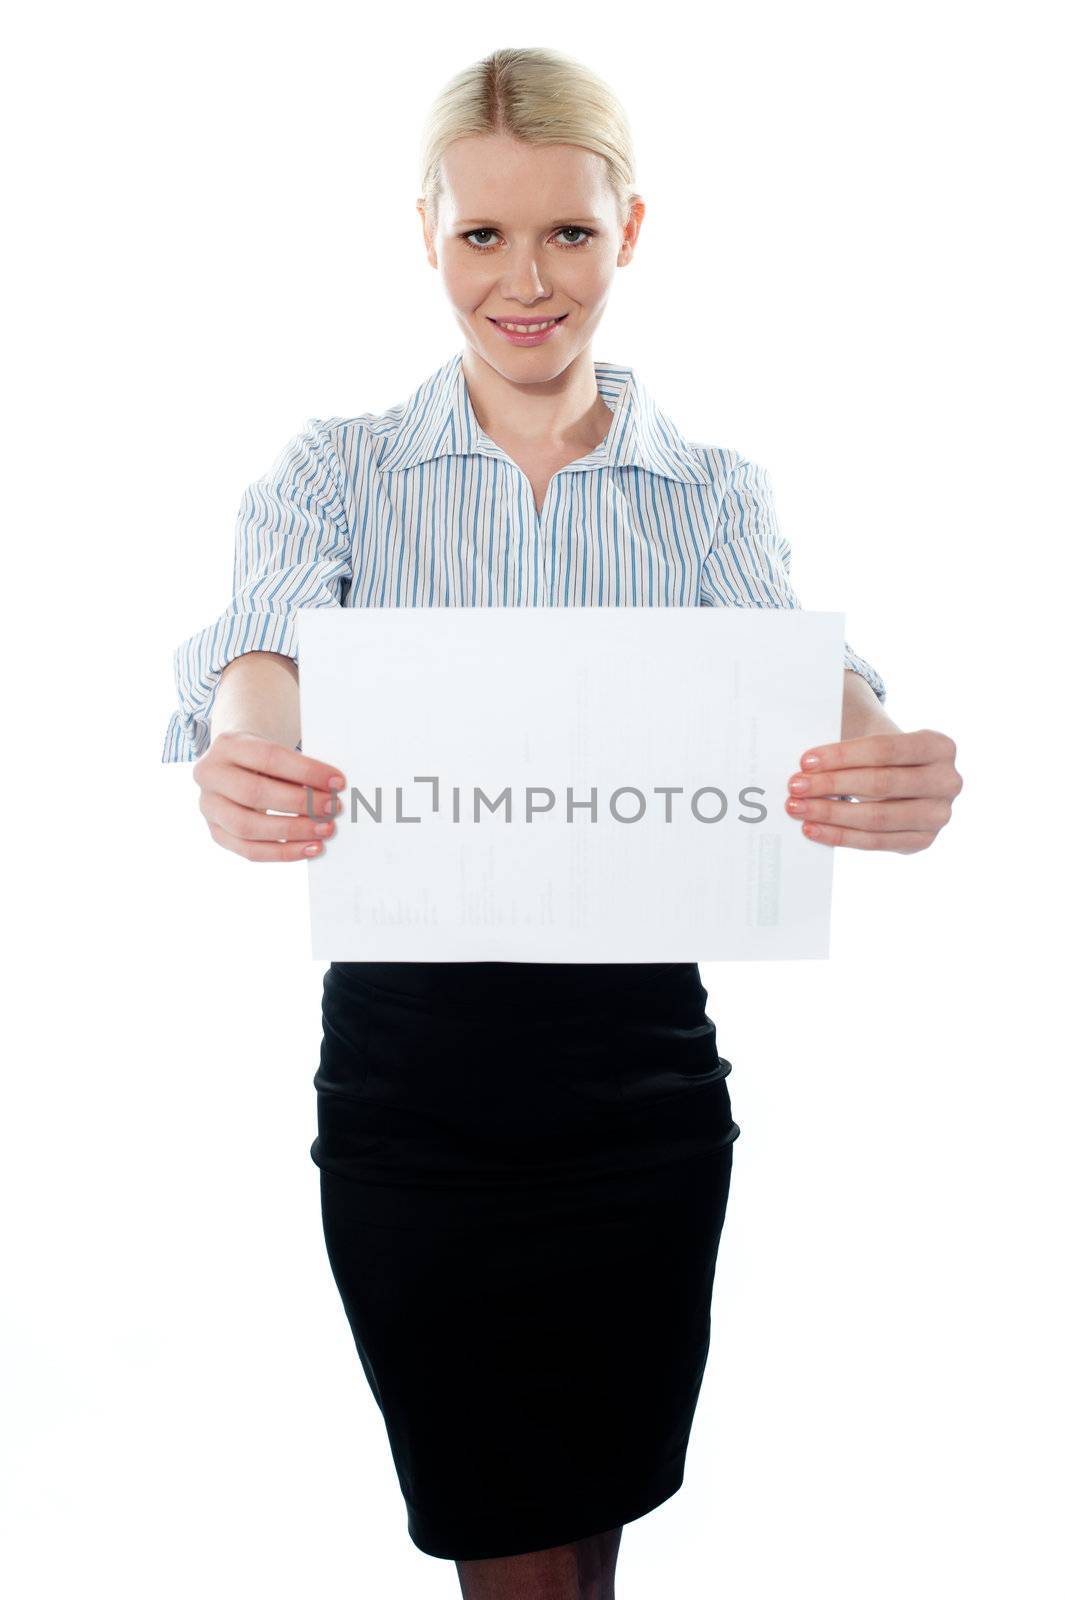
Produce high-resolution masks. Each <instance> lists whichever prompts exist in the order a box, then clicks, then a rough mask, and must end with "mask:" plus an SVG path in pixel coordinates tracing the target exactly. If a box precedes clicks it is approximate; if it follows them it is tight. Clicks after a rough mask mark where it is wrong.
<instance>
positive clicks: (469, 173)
mask: <svg viewBox="0 0 1065 1600" xmlns="http://www.w3.org/2000/svg"><path fill="white" fill-rule="evenodd" d="M440 173H441V191H442V192H441V201H442V203H443V205H444V206H445V207H446V208H447V209H448V210H449V211H451V212H452V213H453V214H455V215H462V216H463V217H468V216H470V215H471V214H472V213H474V212H485V213H488V212H491V213H492V215H494V216H498V215H502V214H503V213H504V212H505V213H506V214H507V215H508V216H510V217H514V218H521V217H522V216H528V217H529V218H530V219H532V218H535V217H538V216H539V215H540V213H541V212H543V211H545V210H547V211H551V212H552V213H553V212H554V211H556V210H559V209H561V210H563V211H564V210H566V209H573V207H574V206H575V205H579V204H583V205H584V207H585V209H594V208H595V207H596V206H597V205H600V204H601V203H602V200H603V197H604V195H605V194H606V193H607V192H608V188H609V186H608V182H607V177H606V162H605V161H604V160H603V157H602V156H600V155H597V154H596V153H595V151H594V150H585V149H584V148H583V147H582V146H580V145H572V144H547V145H529V144H525V143H523V142H522V141H521V140H519V139H512V138H509V137H508V136H505V135H503V134H477V135H473V136H471V137H469V138H464V139H456V140H454V141H453V143H452V144H450V145H449V146H448V147H447V149H446V150H445V151H444V154H443V157H442V159H441V163H440Z"/></svg>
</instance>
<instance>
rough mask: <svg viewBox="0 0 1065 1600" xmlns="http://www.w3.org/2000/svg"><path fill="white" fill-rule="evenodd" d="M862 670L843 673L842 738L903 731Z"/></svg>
mask: <svg viewBox="0 0 1065 1600" xmlns="http://www.w3.org/2000/svg"><path fill="white" fill-rule="evenodd" d="M901 732H902V730H901V728H900V727H899V726H898V724H897V723H895V722H892V720H891V718H890V717H889V716H888V714H887V712H886V711H885V710H884V708H883V706H882V705H881V703H880V700H879V698H878V697H877V695H875V694H874V693H873V691H872V689H871V688H870V687H869V684H868V681H867V680H866V679H865V678H864V677H863V676H862V675H861V673H860V672H853V671H851V670H850V669H849V668H848V669H847V670H846V671H845V672H844V674H843V729H842V733H841V735H840V736H841V738H843V739H860V738H861V737H862V736H863V734H867V733H901Z"/></svg>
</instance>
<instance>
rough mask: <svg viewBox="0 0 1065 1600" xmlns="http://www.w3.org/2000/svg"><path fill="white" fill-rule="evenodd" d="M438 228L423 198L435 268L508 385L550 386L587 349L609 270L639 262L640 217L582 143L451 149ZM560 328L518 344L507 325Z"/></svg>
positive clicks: (638, 207) (494, 143)
mask: <svg viewBox="0 0 1065 1600" xmlns="http://www.w3.org/2000/svg"><path fill="white" fill-rule="evenodd" d="M441 169H442V171H441V194H440V201H439V205H438V208H437V218H436V228H435V231H432V230H430V228H429V225H428V221H427V218H426V215H425V207H424V203H423V201H421V200H419V201H418V203H417V204H418V210H419V212H420V213H421V216H422V225H423V231H424V235H425V245H426V250H427V253H428V256H429V262H430V265H431V266H434V267H436V268H437V269H438V271H439V272H440V276H441V278H442V280H443V285H444V292H445V293H446V295H447V297H448V299H449V301H450V302H451V305H452V308H453V310H454V312H455V316H456V318H457V320H458V322H459V325H460V327H461V328H462V330H463V333H464V334H465V336H466V339H467V341H468V343H469V345H470V346H471V347H472V348H473V350H475V351H476V352H477V353H478V354H479V355H480V356H482V357H483V358H484V360H485V361H487V362H488V363H489V364H490V365H491V366H493V367H494V368H495V369H496V370H497V371H498V372H499V373H500V374H501V375H502V376H504V377H506V378H509V379H510V380H511V381H512V382H517V383H522V382H526V383H529V382H532V383H538V382H546V381H547V380H548V379H550V378H552V377H554V376H556V375H557V374H558V373H560V372H561V371H563V370H564V368H566V367H568V366H569V365H570V363H571V362H572V361H573V360H574V359H575V357H576V356H577V355H578V354H579V353H580V351H581V350H583V349H584V348H585V347H586V346H587V345H588V344H589V342H590V340H591V337H592V334H593V333H594V332H595V329H596V327H597V326H598V324H599V321H600V319H601V318H602V315H603V312H604V310H605V309H606V302H607V296H608V295H609V293H610V285H611V282H612V281H613V277H614V273H615V271H616V270H617V268H618V267H623V266H625V265H626V264H627V263H628V261H629V260H630V259H631V257H632V253H633V249H634V248H635V244H636V238H637V235H638V234H639V231H640V224H641V223H642V221H643V214H644V205H643V201H642V200H634V201H633V204H632V209H631V212H630V216H629V220H628V223H627V225H626V226H625V227H624V228H622V227H621V225H620V224H619V222H618V215H617V202H616V200H615V198H614V193H613V190H612V189H611V188H610V185H609V182H608V179H607V168H606V162H605V161H604V160H603V158H602V156H599V155H596V153H595V152H594V151H592V150H585V149H583V148H581V147H579V146H577V145H568V144H555V145H528V144H524V143H522V142H521V141H520V140H517V139H512V138H510V137H509V136H506V135H503V134H478V135H475V136H472V137H470V138H465V139H457V140H456V141H455V142H454V143H453V144H451V145H449V146H448V148H447V150H446V151H445V153H444V157H443V161H442V163H441ZM552 318H560V319H561V320H560V321H559V322H557V323H555V325H554V326H553V328H552V329H551V331H550V332H548V333H547V334H546V336H543V337H539V338H537V337H536V336H533V338H531V339H527V340H525V341H524V342H521V343H514V342H512V340H510V339H508V338H507V337H506V335H505V333H504V332H503V331H502V330H501V328H500V327H499V326H498V324H499V323H501V322H506V321H508V320H512V321H513V320H520V321H523V322H530V321H532V322H539V321H548V320H549V319H552Z"/></svg>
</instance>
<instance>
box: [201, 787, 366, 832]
mask: <svg viewBox="0 0 1065 1600" xmlns="http://www.w3.org/2000/svg"><path fill="white" fill-rule="evenodd" d="M200 810H201V811H202V812H203V814H204V816H205V817H207V819H208V820H209V821H210V822H217V823H218V824H219V825H220V826H221V827H222V828H224V829H225V831H226V832H227V833H229V834H233V835H234V836H235V837H236V838H238V839H267V840H273V841H274V842H275V843H276V842H278V841H280V842H281V843H285V842H286V841H296V842H299V841H301V840H302V841H303V842H304V843H306V841H307V840H309V839H327V838H330V837H332V834H333V832H334V831H335V828H336V823H335V822H333V821H331V820H330V819H329V818H322V819H321V820H319V821H317V822H316V821H315V819H314V818H313V817H272V816H264V815H263V813H262V812H261V811H253V810H251V808H250V807H248V806H241V805H238V804H237V803H236V801H235V800H229V799H227V798H226V796H225V795H222V794H213V795H210V796H209V797H208V798H207V799H206V800H202V801H201V802H200Z"/></svg>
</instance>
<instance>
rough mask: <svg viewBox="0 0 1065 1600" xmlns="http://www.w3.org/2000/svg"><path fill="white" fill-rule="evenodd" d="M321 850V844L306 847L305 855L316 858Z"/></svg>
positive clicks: (304, 849) (304, 848)
mask: <svg viewBox="0 0 1065 1600" xmlns="http://www.w3.org/2000/svg"><path fill="white" fill-rule="evenodd" d="M321 848H322V847H321V845H320V844H308V845H304V847H303V853H304V855H305V856H316V855H317V854H318V852H319V850H320V849H321Z"/></svg>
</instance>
